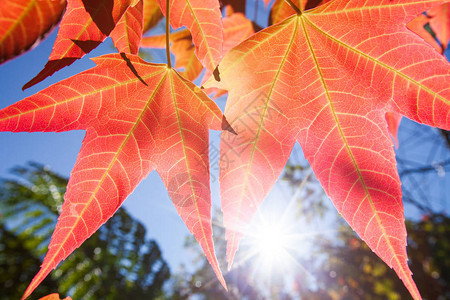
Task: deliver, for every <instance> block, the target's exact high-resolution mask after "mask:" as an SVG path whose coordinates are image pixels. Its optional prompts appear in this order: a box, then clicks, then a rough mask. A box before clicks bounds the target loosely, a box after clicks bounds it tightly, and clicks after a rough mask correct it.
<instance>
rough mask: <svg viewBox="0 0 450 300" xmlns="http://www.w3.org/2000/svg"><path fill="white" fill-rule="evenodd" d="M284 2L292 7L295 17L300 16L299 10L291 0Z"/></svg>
mask: <svg viewBox="0 0 450 300" xmlns="http://www.w3.org/2000/svg"><path fill="white" fill-rule="evenodd" d="M286 2H287V3H288V4H289V5H290V6H291V7H292V9H293V10H295V12H296V13H297V15H299V16H300V15H301V14H302V12H301V10H300V9H299V8H298V7H297V6H296V5H295V4H294V3H293V2H292V1H291V0H286Z"/></svg>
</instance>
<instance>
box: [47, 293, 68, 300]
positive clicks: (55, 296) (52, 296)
mask: <svg viewBox="0 0 450 300" xmlns="http://www.w3.org/2000/svg"><path fill="white" fill-rule="evenodd" d="M39 300H72V298H70V297H66V298H64V299H61V298H59V294H58V293H54V294H50V295H47V296H45V297H42V298H40V299H39Z"/></svg>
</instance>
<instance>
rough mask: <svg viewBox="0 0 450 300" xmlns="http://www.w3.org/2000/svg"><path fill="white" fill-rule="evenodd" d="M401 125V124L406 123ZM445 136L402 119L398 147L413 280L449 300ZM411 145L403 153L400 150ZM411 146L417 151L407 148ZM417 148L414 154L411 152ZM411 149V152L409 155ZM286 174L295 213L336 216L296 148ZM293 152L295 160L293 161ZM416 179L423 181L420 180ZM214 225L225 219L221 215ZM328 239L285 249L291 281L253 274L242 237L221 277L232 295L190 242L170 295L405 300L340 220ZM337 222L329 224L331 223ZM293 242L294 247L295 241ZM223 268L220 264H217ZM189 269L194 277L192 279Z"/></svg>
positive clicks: (219, 243)
mask: <svg viewBox="0 0 450 300" xmlns="http://www.w3.org/2000/svg"><path fill="white" fill-rule="evenodd" d="M403 122H405V121H403ZM447 136H448V133H446V132H444V133H443V132H440V131H438V130H436V129H433V128H430V127H425V126H421V125H418V124H415V123H413V122H411V121H406V122H405V124H404V125H403V126H402V129H401V130H400V132H399V141H400V149H398V150H397V159H398V160H399V163H398V170H399V174H400V176H401V177H402V182H404V184H403V187H402V188H403V193H404V201H405V202H406V203H408V204H409V206H410V207H413V208H414V209H415V211H413V212H412V213H410V214H409V215H407V219H408V220H407V222H406V227H407V230H408V245H409V246H408V249H407V250H408V257H409V263H410V267H411V270H412V272H413V274H414V279H415V281H416V283H417V285H418V288H419V290H420V291H421V293H422V296H423V297H424V299H442V300H443V299H450V258H449V257H448V253H450V240H449V239H448V237H449V236H450V218H449V217H448V214H446V213H442V212H445V211H449V208H448V206H447V203H446V201H443V200H442V198H446V197H447V199H448V196H446V195H447V190H448V186H449V185H448V184H447V180H448V179H449V178H448V177H445V174H446V173H447V172H450V151H449V144H448V143H447ZM402 147H408V148H409V149H408V150H409V151H408V154H406V153H405V152H403V151H402ZM411 148H413V150H414V151H411ZM415 152H417V153H415ZM411 153H413V154H412V155H411ZM291 157H292V158H291V159H290V162H289V163H288V165H287V167H286V168H285V172H284V175H283V178H282V179H283V180H285V182H287V183H288V186H289V188H288V189H290V190H291V192H292V195H293V196H292V197H293V198H294V199H295V204H296V205H295V206H294V208H295V207H296V208H297V216H298V218H301V219H303V220H304V221H305V222H306V223H309V222H312V221H313V219H316V220H317V218H318V216H320V218H321V219H322V220H325V219H329V218H330V217H333V218H335V214H336V213H335V211H334V210H333V209H328V208H330V207H331V205H330V204H327V199H326V195H325V193H324V192H323V190H322V189H321V187H320V185H319V183H318V182H317V179H316V178H315V176H314V174H313V173H312V172H311V168H310V166H309V164H308V162H307V161H306V160H305V159H299V157H302V155H301V153H295V154H294V155H293V156H291ZM295 157H297V158H295ZM418 182H420V184H418ZM215 215H216V216H218V217H216V219H215V221H214V222H213V223H214V224H222V222H221V219H220V213H216V214H215ZM339 220H340V221H338V224H339V225H338V226H337V227H338V230H336V233H335V234H334V235H333V236H324V235H317V236H314V237H313V238H312V239H313V242H312V243H311V244H312V245H313V246H312V247H311V248H309V250H308V253H309V254H308V255H306V256H305V255H300V254H298V253H296V252H290V254H291V257H293V258H294V259H295V260H296V262H295V263H296V264H297V265H299V266H302V267H301V268H297V269H296V271H295V274H294V280H293V281H294V283H293V284H292V282H290V281H292V280H291V279H290V278H289V276H290V275H288V274H287V273H288V272H286V273H285V274H283V273H278V274H272V275H271V278H269V280H268V281H267V282H268V283H269V284H264V283H263V284H261V280H260V278H255V270H257V268H258V266H257V264H258V260H257V257H255V256H252V255H248V253H252V251H251V250H250V251H249V247H251V243H250V244H249V243H246V241H248V239H247V240H246V239H244V240H243V241H242V243H241V245H240V248H239V251H238V253H237V254H236V255H237V256H236V259H235V261H236V265H235V266H234V267H233V269H232V270H231V271H229V272H228V273H227V274H225V278H226V280H227V283H228V287H229V291H230V292H229V293H226V292H225V291H223V289H220V288H217V287H218V283H217V282H216V279H215V277H214V274H213V273H212V271H211V270H210V269H211V268H210V267H209V265H208V263H207V262H206V260H204V259H203V257H202V255H201V252H200V250H199V249H198V247H197V245H196V244H195V243H193V242H192V241H191V240H188V242H187V243H186V247H187V248H189V249H192V250H193V251H196V252H197V253H198V257H199V262H198V268H197V269H196V271H194V272H188V271H186V270H184V271H183V272H182V274H180V275H179V277H178V280H177V281H176V282H175V283H174V287H175V288H174V294H173V298H174V299H189V298H195V299H230V300H234V299H286V300H287V299H308V300H309V299H313V300H314V299H317V300H327V299H330V300H337V299H342V300H344V299H345V300H347V299H369V300H371V299H372V300H377V299H392V300H397V299H410V295H409V293H408V292H407V290H406V289H405V287H404V286H403V284H402V282H401V281H400V279H399V278H398V277H397V275H396V274H395V273H394V272H393V271H392V270H391V269H390V268H389V267H388V266H387V265H386V264H385V263H384V262H382V261H381V260H380V259H379V258H378V257H377V256H376V255H375V254H373V252H372V251H371V250H370V249H369V248H368V247H367V245H366V244H365V243H364V242H362V241H361V240H360V239H359V238H358V237H357V236H356V235H355V234H354V232H353V231H352V230H351V229H350V228H349V226H348V225H347V224H346V223H345V222H344V221H343V219H341V218H340V219H339ZM333 222H334V221H333ZM214 236H219V237H220V236H224V229H223V228H222V227H220V226H217V225H216V226H215V227H214ZM215 245H216V251H217V255H218V257H219V258H224V257H225V247H226V242H225V241H224V240H217V239H216V240H215ZM297 247H298V246H297ZM220 263H221V265H226V263H225V261H224V260H222V261H220ZM189 274H191V275H190V276H189Z"/></svg>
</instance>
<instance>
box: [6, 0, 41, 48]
mask: <svg viewBox="0 0 450 300" xmlns="http://www.w3.org/2000/svg"><path fill="white" fill-rule="evenodd" d="M2 1H5V0H2ZM36 4H37V0H33V1H31V2H29V3H28V5H27V7H26V8H25V9H24V10H23V12H22V14H21V15H20V16H19V18H18V19H17V21H16V22H15V23H14V24H13V25H12V26H11V27H9V29H8V30H7V31H6V33H5V34H4V35H3V37H2V38H1V39H0V45H3V42H4V41H5V39H6V38H7V37H8V36H10V35H11V33H12V32H13V31H14V30H15V29H16V28H17V26H19V24H21V23H22V21H23V19H24V18H25V17H26V16H27V15H28V14H29V12H30V11H31V10H32V9H33V8H34V7H35V6H36Z"/></svg>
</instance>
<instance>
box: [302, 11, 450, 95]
mask: <svg viewBox="0 0 450 300" xmlns="http://www.w3.org/2000/svg"><path fill="white" fill-rule="evenodd" d="M304 20H305V21H306V22H308V24H309V25H311V26H312V27H314V28H315V29H316V30H317V31H318V32H320V33H322V34H323V35H324V36H325V37H327V38H329V39H330V40H332V41H334V42H336V43H338V44H339V45H341V46H343V47H344V48H347V49H348V50H350V51H353V52H355V53H356V54H358V55H360V56H363V57H365V58H367V59H368V60H370V61H372V62H374V63H376V64H377V65H379V66H380V67H383V68H385V69H388V70H389V71H391V72H393V73H394V74H396V75H398V76H400V77H402V78H403V79H405V80H407V81H409V82H411V83H412V84H414V85H416V86H417V87H419V88H420V89H422V90H424V91H426V92H427V93H428V94H430V95H433V96H434V97H436V98H438V99H439V100H441V101H442V102H444V103H446V104H450V101H448V100H447V99H445V98H444V97H443V96H441V95H439V94H437V93H433V91H432V90H430V89H429V88H428V87H426V86H425V85H423V84H421V83H420V82H418V81H416V80H414V79H413V78H411V77H409V76H408V75H406V74H403V73H402V72H400V71H398V70H397V69H395V68H393V67H391V66H389V65H387V64H385V63H383V62H381V61H379V60H378V59H376V58H374V57H372V56H370V55H367V54H366V53H364V52H362V51H360V50H357V49H355V48H353V47H351V46H349V45H348V44H346V43H343V42H341V41H340V40H338V39H337V38H335V37H333V36H331V35H330V34H328V33H327V32H325V31H323V30H321V29H320V28H319V27H317V26H316V25H315V24H314V23H313V22H311V21H310V20H309V19H308V18H306V17H305V18H304Z"/></svg>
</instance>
